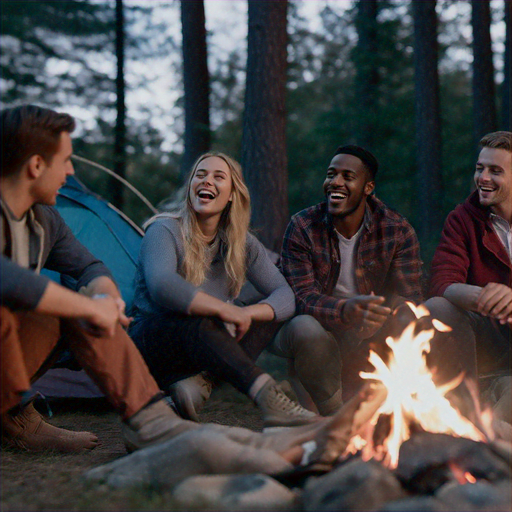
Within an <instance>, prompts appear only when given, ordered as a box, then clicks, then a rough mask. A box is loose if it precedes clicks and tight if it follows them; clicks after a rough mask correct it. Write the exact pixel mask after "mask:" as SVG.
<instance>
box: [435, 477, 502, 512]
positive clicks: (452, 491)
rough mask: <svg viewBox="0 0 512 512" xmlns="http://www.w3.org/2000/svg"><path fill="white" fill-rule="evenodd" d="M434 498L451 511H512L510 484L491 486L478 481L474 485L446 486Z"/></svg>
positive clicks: (454, 484) (453, 484) (452, 484)
mask: <svg viewBox="0 0 512 512" xmlns="http://www.w3.org/2000/svg"><path fill="white" fill-rule="evenodd" d="M436 497H437V498H439V499H440V500H441V501H442V502H444V503H445V504H446V505H447V506H448V507H450V510H453V511H461V512H462V511H464V512H466V511H475V512H476V511H478V512H503V511H506V510H512V502H511V484H510V481H508V482H505V481H504V482H500V483H499V484H492V483H490V482H486V481H484V480H480V481H478V482H476V483H474V484H465V485H460V484H457V483H450V484H446V485H444V486H443V487H441V489H439V491H438V492H437V493H436Z"/></svg>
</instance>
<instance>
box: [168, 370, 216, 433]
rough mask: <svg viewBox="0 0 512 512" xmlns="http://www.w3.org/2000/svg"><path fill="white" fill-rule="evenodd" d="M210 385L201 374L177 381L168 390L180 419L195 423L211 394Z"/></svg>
mask: <svg viewBox="0 0 512 512" xmlns="http://www.w3.org/2000/svg"><path fill="white" fill-rule="evenodd" d="M212 387H213V386H212V383H211V381H210V380H209V379H207V378H205V376H204V375H203V374H202V373H198V374H197V375H193V376H192V377H188V378H187V379H183V380H179V381H178V382H175V383H174V384H172V385H171V386H170V388H169V394H170V395H171V398H172V399H173V402H174V403H175V405H176V408H177V409H178V412H179V414H180V416H181V417H182V418H185V419H188V420H192V421H197V422H198V423H199V416H198V413H199V412H200V411H201V409H202V408H203V407H204V404H205V402H206V400H208V398H210V395H211V394H212Z"/></svg>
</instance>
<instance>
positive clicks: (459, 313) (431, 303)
mask: <svg viewBox="0 0 512 512" xmlns="http://www.w3.org/2000/svg"><path fill="white" fill-rule="evenodd" d="M425 307H426V308H427V309H428V310H429V311H430V314H431V315H432V316H433V317H434V318H437V319H438V320H441V322H443V323H445V324H447V325H449V326H450V327H454V325H455V324H457V323H459V322H460V321H461V320H464V318H465V315H464V311H463V310H462V309H461V308H459V307H457V306H456V305H455V304H453V303H452V302H450V301H449V300H448V299H445V298H444V297H432V298H431V299H428V300H427V301H426V302H425Z"/></svg>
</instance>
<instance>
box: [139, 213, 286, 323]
mask: <svg viewBox="0 0 512 512" xmlns="http://www.w3.org/2000/svg"><path fill="white" fill-rule="evenodd" d="M224 250H225V245H224V242H223V241H222V240H221V242H220V246H219V251H218V252H217V254H216V255H214V257H213V260H212V263H211V266H210V269H209V272H207V274H206V279H205V281H204V283H203V284H202V285H201V286H199V287H197V286H194V285H193V284H191V283H189V282H188V281H186V280H185V279H184V278H183V277H182V275H181V272H180V269H181V268H182V266H183V258H184V247H183V235H182V232H181V227H180V224H179V221H178V220H177V219H175V218H169V217H165V218H160V219H157V220H156V221H155V222H154V223H153V224H151V225H150V226H149V227H148V229H147V231H146V235H145V236H144V239H143V240H142V245H141V248H140V254H139V263H138V266H137V273H136V277H135V279H136V281H135V282H136V289H135V299H134V307H135V311H134V313H135V314H136V315H140V314H152V313H161V312H165V311H173V312H176V313H185V314H186V313H188V311H189V308H190V303H191V302H192V300H193V299H194V297H195V295H196V293H197V292H198V291H199V290H201V291H203V292H205V293H207V294H209V295H212V296H213V297H216V298H217V299H220V300H222V301H224V302H226V301H228V300H233V299H234V298H235V297H231V296H230V293H229V281H228V276H227V274H226V271H225V269H224V263H223V260H222V254H223V252H224ZM247 280H248V281H249V282H250V283H251V284H252V285H253V286H254V287H255V288H256V290H257V291H258V292H260V293H261V294H262V295H263V296H264V297H265V298H264V299H263V300H261V301H260V303H263V304H268V305H269V306H270V307H271V308H272V309H273V310H274V312H275V319H276V320H278V321H280V320H286V319H287V318H290V317H291V316H292V315H293V314H294V313H295V297H294V295H293V292H292V290H291V288H290V287H289V285H288V283H287V282H286V280H285V278H284V277H283V276H282V275H281V273H280V272H279V270H278V269H277V267H276V266H275V265H274V264H273V263H272V262H271V261H270V259H269V257H268V255H267V252H266V250H265V247H264V246H263V245H262V244H261V243H260V242H259V241H258V240H257V239H256V237H254V236H253V235H251V234H248V235H247Z"/></svg>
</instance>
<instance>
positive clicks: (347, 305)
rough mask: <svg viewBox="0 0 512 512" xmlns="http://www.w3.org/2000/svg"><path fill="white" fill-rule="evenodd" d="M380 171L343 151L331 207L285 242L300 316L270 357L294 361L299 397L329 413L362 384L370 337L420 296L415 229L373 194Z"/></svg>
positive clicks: (306, 213) (291, 229)
mask: <svg viewBox="0 0 512 512" xmlns="http://www.w3.org/2000/svg"><path fill="white" fill-rule="evenodd" d="M377 170H378V162H377V159H376V158H375V157H374V156H373V155H372V154H371V153H370V152H369V151H367V150H365V149H363V148H361V147H359V146H342V147H339V148H338V149H337V150H336V152H335V154H334V157H333V159H332V161H331V163H330V165H329V168H328V169H327V175H326V178H325V181H324V185H323V188H324V193H325V201H324V202H322V203H320V204H317V205H315V206H312V207H310V208H307V209H305V210H303V211H301V212H299V213H297V214H296V215H294V216H293V218H292V220H291V221H290V224H289V225H288V228H287V230H286V234H285V237H284V242H283V251H282V255H281V269H282V272H283V274H284V275H285V277H286V279H287V280H288V282H289V284H290V286H291V287H292V289H293V290H294V292H295V297H296V303H297V314H298V316H296V317H295V318H293V319H292V320H290V321H288V322H286V323H285V324H284V326H283V327H282V328H281V330H280V331H279V332H278V334H277V336H276V337H275V339H274V341H273V342H272V345H271V347H270V351H271V352H273V353H274V354H277V355H280V356H282V357H286V358H289V359H290V376H291V377H292V383H293V384H294V388H295V391H296V392H297V394H298V396H299V399H300V400H301V401H302V402H303V405H306V406H309V407H310V408H312V409H314V408H315V407H316V408H317V409H318V411H319V412H320V414H323V415H329V414H332V413H333V412H334V411H335V410H337V409H338V408H339V407H340V405H341V403H342V391H341V389H342V386H341V383H342V377H343V381H344V383H345V381H346V382H347V384H348V383H352V384H353V385H356V383H357V379H358V377H357V374H358V372H359V371H360V370H362V369H363V366H364V364H365V362H366V360H367V354H368V343H369V342H368V341H367V340H369V339H370V338H372V337H373V336H374V335H376V334H377V333H378V332H379V331H380V330H381V328H382V326H383V325H384V324H385V323H386V321H387V319H388V318H389V316H390V315H391V313H392V311H393V309H394V308H395V307H396V306H397V305H399V304H401V303H403V302H404V301H405V300H410V301H413V302H416V303H418V302H420V301H421V299H422V293H421V275H422V270H421V269H422V262H421V258H420V249H419V243H418V239H417V236H416V233H415V232H414V229H413V228H412V226H411V225H410V224H409V223H408V222H407V220H406V219H405V218H404V217H403V216H401V215H400V214H398V213H397V212H395V211H393V210H391V209H390V208H388V207H387V206H386V205H385V204H384V203H383V202H382V201H380V200H379V199H377V198H376V197H375V196H373V195H372V193H373V190H374V188H375V175H376V173H377ZM293 377H295V378H293ZM354 379H355V380H354ZM349 387H350V385H349ZM347 391H348V393H347ZM352 391H354V390H353V389H348V390H347V389H346V388H345V389H344V394H345V395H346V394H350V392H352ZM308 395H309V396H308Z"/></svg>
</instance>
